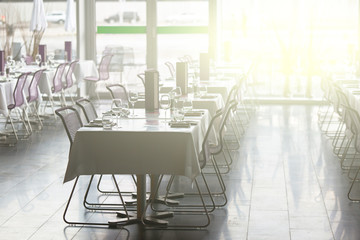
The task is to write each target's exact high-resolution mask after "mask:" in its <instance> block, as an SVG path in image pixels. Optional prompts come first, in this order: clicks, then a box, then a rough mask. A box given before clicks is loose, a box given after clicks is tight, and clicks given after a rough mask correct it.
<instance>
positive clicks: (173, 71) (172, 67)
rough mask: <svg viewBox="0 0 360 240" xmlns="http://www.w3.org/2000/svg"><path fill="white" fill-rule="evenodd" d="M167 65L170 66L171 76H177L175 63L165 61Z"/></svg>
mask: <svg viewBox="0 0 360 240" xmlns="http://www.w3.org/2000/svg"><path fill="white" fill-rule="evenodd" d="M165 66H167V67H168V69H169V72H170V76H171V78H172V79H175V78H176V71H175V67H174V65H173V64H172V63H171V62H165Z"/></svg>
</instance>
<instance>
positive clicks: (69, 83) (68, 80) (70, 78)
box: [63, 60, 79, 104]
mask: <svg viewBox="0 0 360 240" xmlns="http://www.w3.org/2000/svg"><path fill="white" fill-rule="evenodd" d="M78 62H79V60H75V61H72V62H71V63H70V64H69V68H68V71H67V72H66V75H65V86H64V88H63V90H64V92H63V94H64V96H63V98H64V99H65V93H66V91H69V89H70V88H71V87H72V86H74V79H73V72H74V69H75V67H76V65H77V64H78ZM69 95H70V98H71V102H72V103H73V104H75V102H74V99H73V97H72V95H71V94H69Z"/></svg>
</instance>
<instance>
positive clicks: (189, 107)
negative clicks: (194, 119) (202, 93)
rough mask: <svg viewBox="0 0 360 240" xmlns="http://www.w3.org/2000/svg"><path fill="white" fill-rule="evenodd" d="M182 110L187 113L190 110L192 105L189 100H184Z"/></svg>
mask: <svg viewBox="0 0 360 240" xmlns="http://www.w3.org/2000/svg"><path fill="white" fill-rule="evenodd" d="M183 108H184V111H185V112H189V111H191V110H192V108H193V104H192V101H191V99H188V98H187V99H185V100H184V104H183Z"/></svg>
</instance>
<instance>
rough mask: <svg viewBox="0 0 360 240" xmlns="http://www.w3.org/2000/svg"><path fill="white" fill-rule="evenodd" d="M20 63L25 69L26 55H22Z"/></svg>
mask: <svg viewBox="0 0 360 240" xmlns="http://www.w3.org/2000/svg"><path fill="white" fill-rule="evenodd" d="M20 63H21V66H22V67H25V65H26V63H25V57H24V55H21V58H20Z"/></svg>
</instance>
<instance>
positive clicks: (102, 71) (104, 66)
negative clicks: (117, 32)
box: [84, 54, 113, 100]
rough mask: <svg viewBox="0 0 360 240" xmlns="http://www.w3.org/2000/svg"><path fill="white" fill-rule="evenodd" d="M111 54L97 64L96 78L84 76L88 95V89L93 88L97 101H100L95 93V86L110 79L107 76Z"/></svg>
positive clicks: (108, 75)
mask: <svg viewBox="0 0 360 240" xmlns="http://www.w3.org/2000/svg"><path fill="white" fill-rule="evenodd" d="M112 57H113V55H112V54H106V55H104V56H103V57H102V58H101V62H100V64H99V70H98V76H86V77H84V81H86V82H87V83H88V89H87V92H88V93H90V88H91V86H93V88H94V92H95V93H96V96H97V98H98V100H100V97H99V94H98V93H97V92H96V84H97V83H98V82H99V81H105V80H108V79H109V77H110V74H109V66H110V62H111V59H112Z"/></svg>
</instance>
